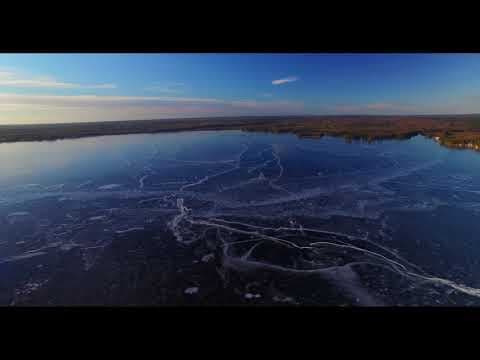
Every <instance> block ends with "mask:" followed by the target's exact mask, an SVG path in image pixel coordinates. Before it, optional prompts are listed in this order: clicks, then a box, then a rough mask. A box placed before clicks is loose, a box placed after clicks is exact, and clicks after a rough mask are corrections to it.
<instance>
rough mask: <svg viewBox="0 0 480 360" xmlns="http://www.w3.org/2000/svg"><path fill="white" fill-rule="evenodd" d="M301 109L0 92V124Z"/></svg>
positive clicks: (281, 104) (296, 109)
mask: <svg viewBox="0 0 480 360" xmlns="http://www.w3.org/2000/svg"><path fill="white" fill-rule="evenodd" d="M303 112H304V105H303V103H301V102H295V101H270V100H264V101H255V100H235V101H230V100H223V99H215V98H194V97H172V96H99V95H27V94H0V124H2V123H3V124H8V123H10V124H14V123H17V124H18V123H53V122H78V121H108V120H135V119H162V118H175V117H179V118H181V117H208V116H246V115H292V114H301V113H303Z"/></svg>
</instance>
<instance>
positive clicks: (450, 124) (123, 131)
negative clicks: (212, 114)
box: [0, 115, 480, 150]
mask: <svg viewBox="0 0 480 360" xmlns="http://www.w3.org/2000/svg"><path fill="white" fill-rule="evenodd" d="M201 130H203V131H215V130H242V131H249V132H268V133H291V134H295V135H297V136H299V137H308V138H320V137H322V136H325V135H329V136H336V137H343V138H345V139H346V140H347V141H351V140H366V141H375V140H385V139H408V138H411V137H413V136H416V135H423V136H426V137H429V138H433V139H434V140H435V141H437V142H438V143H439V144H441V145H443V146H447V147H452V148H470V149H473V150H480V115H432V116H427V115H415V116H403V115H402V116H378V115H375V116H367V115H348V116H339V115H336V116H280V117H279V116H276V117H274V116H268V117H267V116H264V117H219V118H195V119H168V120H129V121H105V122H83V123H71V124H67V123H63V124H38V125H0V143H12V142H25V141H54V140H62V139H76V138H83V137H94V136H108V135H128V134H156V133H164V132H179V131H201Z"/></svg>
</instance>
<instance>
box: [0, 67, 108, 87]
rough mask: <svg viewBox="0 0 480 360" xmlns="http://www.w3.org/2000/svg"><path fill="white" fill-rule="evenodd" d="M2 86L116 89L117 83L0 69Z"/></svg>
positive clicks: (0, 84)
mask: <svg viewBox="0 0 480 360" xmlns="http://www.w3.org/2000/svg"><path fill="white" fill-rule="evenodd" d="M0 86H7V87H21V88H52V89H114V88H116V85H115V84H79V83H72V82H65V81H59V80H56V79H54V78H52V77H48V76H34V77H24V76H19V75H18V74H17V73H15V72H11V71H0Z"/></svg>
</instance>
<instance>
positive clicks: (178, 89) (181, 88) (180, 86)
mask: <svg viewBox="0 0 480 360" xmlns="http://www.w3.org/2000/svg"><path fill="white" fill-rule="evenodd" d="M145 90H147V91H152V92H159V93H165V94H181V93H183V92H185V84H184V83H180V82H175V83H166V84H159V83H154V84H152V85H151V86H147V87H146V88H145Z"/></svg>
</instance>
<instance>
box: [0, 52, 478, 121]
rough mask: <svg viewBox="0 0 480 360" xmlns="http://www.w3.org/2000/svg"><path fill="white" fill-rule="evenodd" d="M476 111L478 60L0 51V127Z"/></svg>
mask: <svg viewBox="0 0 480 360" xmlns="http://www.w3.org/2000/svg"><path fill="white" fill-rule="evenodd" d="M432 113H435V114H458V113H480V54H0V124H18V123H49V122H50V123H51V122H77V121H101V120H127V119H152V118H158V119H162V118H174V117H202V116H230V115H231V116H239V115H289V114H432Z"/></svg>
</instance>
